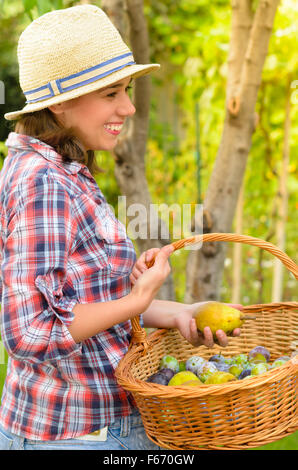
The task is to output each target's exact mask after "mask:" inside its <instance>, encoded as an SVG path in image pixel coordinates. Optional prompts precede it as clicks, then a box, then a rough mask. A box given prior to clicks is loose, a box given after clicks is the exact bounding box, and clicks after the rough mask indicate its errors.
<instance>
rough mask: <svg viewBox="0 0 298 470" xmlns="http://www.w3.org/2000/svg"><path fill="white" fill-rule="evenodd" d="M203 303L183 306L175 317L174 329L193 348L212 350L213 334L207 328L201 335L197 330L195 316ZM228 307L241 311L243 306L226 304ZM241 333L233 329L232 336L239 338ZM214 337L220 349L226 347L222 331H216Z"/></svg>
mask: <svg viewBox="0 0 298 470" xmlns="http://www.w3.org/2000/svg"><path fill="white" fill-rule="evenodd" d="M202 303H204V302H198V303H194V304H191V305H185V307H186V308H184V309H182V311H181V312H180V313H178V314H177V315H176V317H175V325H176V328H177V329H178V330H179V331H180V333H181V334H182V336H184V338H185V339H186V340H187V341H188V342H189V343H191V344H192V345H193V346H201V345H204V346H206V347H207V348H212V347H213V346H214V339H213V334H212V331H211V329H210V328H209V326H206V327H205V328H204V332H203V333H201V332H200V331H198V330H197V325H196V320H195V318H194V317H195V315H196V311H197V308H198V306H199V305H201V304H202ZM227 305H229V306H230V307H234V308H236V309H238V310H242V308H243V306H242V305H241V304H227ZM240 333H241V331H240V328H235V330H234V331H233V334H232V335H233V336H239V335H240ZM216 337H217V340H218V344H219V345H220V346H222V347H226V346H227V345H228V342H229V340H228V337H227V335H226V334H225V332H224V331H223V330H217V331H216Z"/></svg>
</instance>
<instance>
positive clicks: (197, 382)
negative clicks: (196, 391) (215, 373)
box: [183, 380, 202, 387]
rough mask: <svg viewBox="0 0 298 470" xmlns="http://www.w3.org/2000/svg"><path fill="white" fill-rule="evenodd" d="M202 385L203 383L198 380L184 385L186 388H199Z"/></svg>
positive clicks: (189, 381)
mask: <svg viewBox="0 0 298 470" xmlns="http://www.w3.org/2000/svg"><path fill="white" fill-rule="evenodd" d="M200 385H202V382H201V381H200V380H199V381H197V380H188V381H187V382H184V383H183V386H184V387H185V386H186V387H198V386H200Z"/></svg>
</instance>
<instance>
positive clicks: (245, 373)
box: [238, 369, 251, 380]
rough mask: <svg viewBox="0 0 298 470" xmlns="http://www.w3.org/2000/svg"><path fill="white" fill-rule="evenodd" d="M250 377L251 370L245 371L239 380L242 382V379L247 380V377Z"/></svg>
mask: <svg viewBox="0 0 298 470" xmlns="http://www.w3.org/2000/svg"><path fill="white" fill-rule="evenodd" d="M250 375H251V369H243V371H242V372H241V374H240V375H239V377H238V379H239V380H242V379H245V377H249V376H250Z"/></svg>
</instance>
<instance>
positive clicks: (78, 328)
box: [68, 293, 144, 343]
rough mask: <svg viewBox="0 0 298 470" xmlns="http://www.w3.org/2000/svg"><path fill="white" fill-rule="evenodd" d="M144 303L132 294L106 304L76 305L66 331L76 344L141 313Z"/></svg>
mask: <svg viewBox="0 0 298 470" xmlns="http://www.w3.org/2000/svg"><path fill="white" fill-rule="evenodd" d="M143 309H144V302H143V301H142V299H140V298H138V296H136V295H133V294H132V293H130V294H128V295H126V296H124V297H122V298H121V299H117V300H111V301H108V302H96V303H87V304H76V305H75V306H74V308H73V313H74V319H73V321H72V322H71V324H70V326H69V328H68V330H69V332H70V334H71V335H72V337H73V339H74V340H75V342H76V343H79V342H81V341H84V340H85V339H87V338H90V337H91V336H94V335H96V334H98V333H100V332H101V331H104V330H106V329H108V328H111V327H112V326H113V325H117V324H118V323H122V322H124V321H126V320H129V319H131V318H133V317H134V316H136V315H139V314H140V313H142V311H143Z"/></svg>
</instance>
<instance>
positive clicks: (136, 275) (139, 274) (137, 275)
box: [131, 266, 143, 279]
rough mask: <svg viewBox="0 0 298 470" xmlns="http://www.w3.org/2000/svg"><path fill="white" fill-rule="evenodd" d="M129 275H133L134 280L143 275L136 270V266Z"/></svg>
mask: <svg viewBox="0 0 298 470" xmlns="http://www.w3.org/2000/svg"><path fill="white" fill-rule="evenodd" d="M131 274H133V276H134V277H135V278H136V279H138V277H140V276H141V275H142V274H143V273H142V271H140V270H139V269H138V267H137V266H135V267H134V268H133V270H132V273H131Z"/></svg>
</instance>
